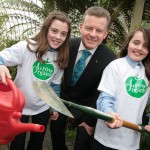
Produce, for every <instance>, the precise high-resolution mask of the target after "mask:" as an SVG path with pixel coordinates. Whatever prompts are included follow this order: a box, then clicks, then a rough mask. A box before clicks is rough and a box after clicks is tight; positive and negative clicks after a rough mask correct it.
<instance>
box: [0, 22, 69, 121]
mask: <svg viewBox="0 0 150 150" xmlns="http://www.w3.org/2000/svg"><path fill="white" fill-rule="evenodd" d="M68 30H69V28H68V25H67V23H66V22H62V21H60V20H56V19H55V20H53V22H52V23H51V25H50V27H49V29H48V33H47V40H48V43H49V45H50V46H51V48H53V49H57V48H58V47H60V46H61V45H62V44H63V43H64V42H65V40H66V38H67V34H68ZM6 77H8V78H11V75H10V72H9V70H8V68H7V67H6V66H4V65H0V80H1V82H2V83H4V84H5V85H7V82H6ZM58 116H59V114H58V112H52V114H51V116H50V118H51V119H52V120H57V118H58Z"/></svg>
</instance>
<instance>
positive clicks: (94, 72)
mask: <svg viewBox="0 0 150 150" xmlns="http://www.w3.org/2000/svg"><path fill="white" fill-rule="evenodd" d="M80 42H81V39H80V38H74V39H71V42H70V54H69V64H68V67H67V68H66V69H65V71H64V79H63V82H62V87H61V94H60V95H61V98H62V99H65V100H68V101H72V102H74V103H77V104H81V105H84V106H90V107H93V108H96V100H97V99H98V96H99V94H100V93H99V91H98V90H97V88H98V85H99V83H100V80H101V77H102V73H103V70H104V68H105V67H106V66H107V65H108V64H109V63H110V62H111V61H112V60H114V59H115V58H116V55H115V54H114V53H113V52H112V51H111V50H110V49H108V48H107V47H106V46H105V45H104V44H100V45H99V46H98V48H97V49H96V51H95V53H94V54H93V56H92V58H91V60H90V61H89V63H88V65H87V66H86V68H85V70H84V71H83V73H82V75H81V77H80V78H79V80H78V81H77V82H76V85H75V86H74V87H72V86H71V78H72V72H73V68H74V64H75V61H76V57H77V54H78V49H79V46H80ZM106 82H107V81H106ZM70 111H71V112H72V114H73V115H74V117H75V120H76V122H77V124H79V123H81V122H83V121H84V122H86V123H87V124H88V125H90V126H95V123H96V119H94V118H91V117H90V116H88V115H86V114H84V113H82V112H80V111H78V110H76V109H74V108H70Z"/></svg>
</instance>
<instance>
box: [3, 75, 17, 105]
mask: <svg viewBox="0 0 150 150" xmlns="http://www.w3.org/2000/svg"><path fill="white" fill-rule="evenodd" d="M6 82H7V84H8V86H9V87H10V89H11V90H12V93H13V106H14V107H17V106H18V105H20V102H19V100H18V99H19V91H18V88H17V86H16V85H15V84H14V82H13V81H12V79H11V78H7V77H6Z"/></svg>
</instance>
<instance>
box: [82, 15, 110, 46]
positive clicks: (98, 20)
mask: <svg viewBox="0 0 150 150" xmlns="http://www.w3.org/2000/svg"><path fill="white" fill-rule="evenodd" d="M107 26H108V21H107V18H105V17H95V16H89V15H86V16H85V20H84V22H83V23H82V24H80V33H81V39H82V42H83V45H84V46H85V48H86V49H93V48H95V47H97V46H98V45H100V44H101V43H102V41H103V40H104V39H105V38H106V36H107V34H108V31H107Z"/></svg>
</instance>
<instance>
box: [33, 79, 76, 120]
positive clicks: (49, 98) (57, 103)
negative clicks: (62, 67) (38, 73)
mask: <svg viewBox="0 0 150 150" xmlns="http://www.w3.org/2000/svg"><path fill="white" fill-rule="evenodd" d="M33 90H34V91H35V93H36V94H37V96H38V97H40V98H41V99H42V100H43V101H44V102H45V103H46V104H48V105H49V106H50V107H52V108H53V109H55V110H57V111H59V112H60V113H62V114H64V115H66V116H69V117H71V118H74V117H73V115H72V114H71V113H70V111H69V110H68V109H67V107H66V106H65V105H64V103H63V102H62V101H61V99H60V98H59V97H58V96H57V95H56V93H55V92H54V91H53V89H52V88H51V87H50V85H49V84H48V83H46V82H44V81H39V80H37V81H34V82H33Z"/></svg>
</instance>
